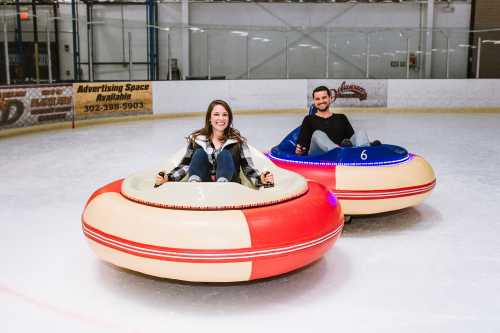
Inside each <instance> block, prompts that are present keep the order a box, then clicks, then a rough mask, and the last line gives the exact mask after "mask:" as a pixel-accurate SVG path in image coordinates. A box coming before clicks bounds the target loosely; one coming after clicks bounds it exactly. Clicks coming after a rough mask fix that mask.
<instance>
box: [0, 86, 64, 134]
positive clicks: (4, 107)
mask: <svg viewBox="0 0 500 333" xmlns="http://www.w3.org/2000/svg"><path fill="white" fill-rule="evenodd" d="M72 111H73V88H72V85H70V84H69V85H68V84H59V85H39V86H5V87H0V129H4V128H15V127H27V126H33V125H38V124H44V123H48V122H60V121H66V120H71V117H72V115H71V114H72Z"/></svg>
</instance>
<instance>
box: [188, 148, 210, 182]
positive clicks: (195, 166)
mask: <svg viewBox="0 0 500 333" xmlns="http://www.w3.org/2000/svg"><path fill="white" fill-rule="evenodd" d="M208 167H209V162H208V156H207V153H205V151H204V150H203V149H201V148H198V149H196V150H195V151H194V153H193V157H192V158H191V163H190V164H189V170H188V173H189V180H188V181H198V182H200V181H201V182H208V181H210V176H209V168H208Z"/></svg>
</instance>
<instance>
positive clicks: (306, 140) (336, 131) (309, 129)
mask: <svg viewBox="0 0 500 333" xmlns="http://www.w3.org/2000/svg"><path fill="white" fill-rule="evenodd" d="M316 130H320V131H323V132H325V133H326V135H328V137H329V138H330V140H332V141H333V142H335V143H336V144H337V145H340V143H341V142H342V140H344V139H349V138H351V137H352V136H353V134H354V130H353V129H352V126H351V123H349V120H348V119H347V117H346V116H345V115H344V114H341V113H333V114H332V116H331V117H328V118H321V117H318V116H316V115H309V116H306V117H305V118H304V120H303V121H302V126H301V128H300V134H299V138H298V140H297V144H300V145H301V146H302V147H306V148H307V150H309V146H310V144H311V137H312V134H313V133H314V131H316Z"/></svg>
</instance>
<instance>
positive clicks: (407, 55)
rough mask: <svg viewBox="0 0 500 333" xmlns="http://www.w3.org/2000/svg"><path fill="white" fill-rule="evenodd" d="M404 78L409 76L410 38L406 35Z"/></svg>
mask: <svg viewBox="0 0 500 333" xmlns="http://www.w3.org/2000/svg"><path fill="white" fill-rule="evenodd" d="M406 78H407V79H409V78H410V38H409V37H406Z"/></svg>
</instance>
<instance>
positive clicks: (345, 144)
mask: <svg viewBox="0 0 500 333" xmlns="http://www.w3.org/2000/svg"><path fill="white" fill-rule="evenodd" d="M352 146H353V145H352V142H351V140H349V139H344V140H342V142H341V143H340V147H352Z"/></svg>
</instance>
